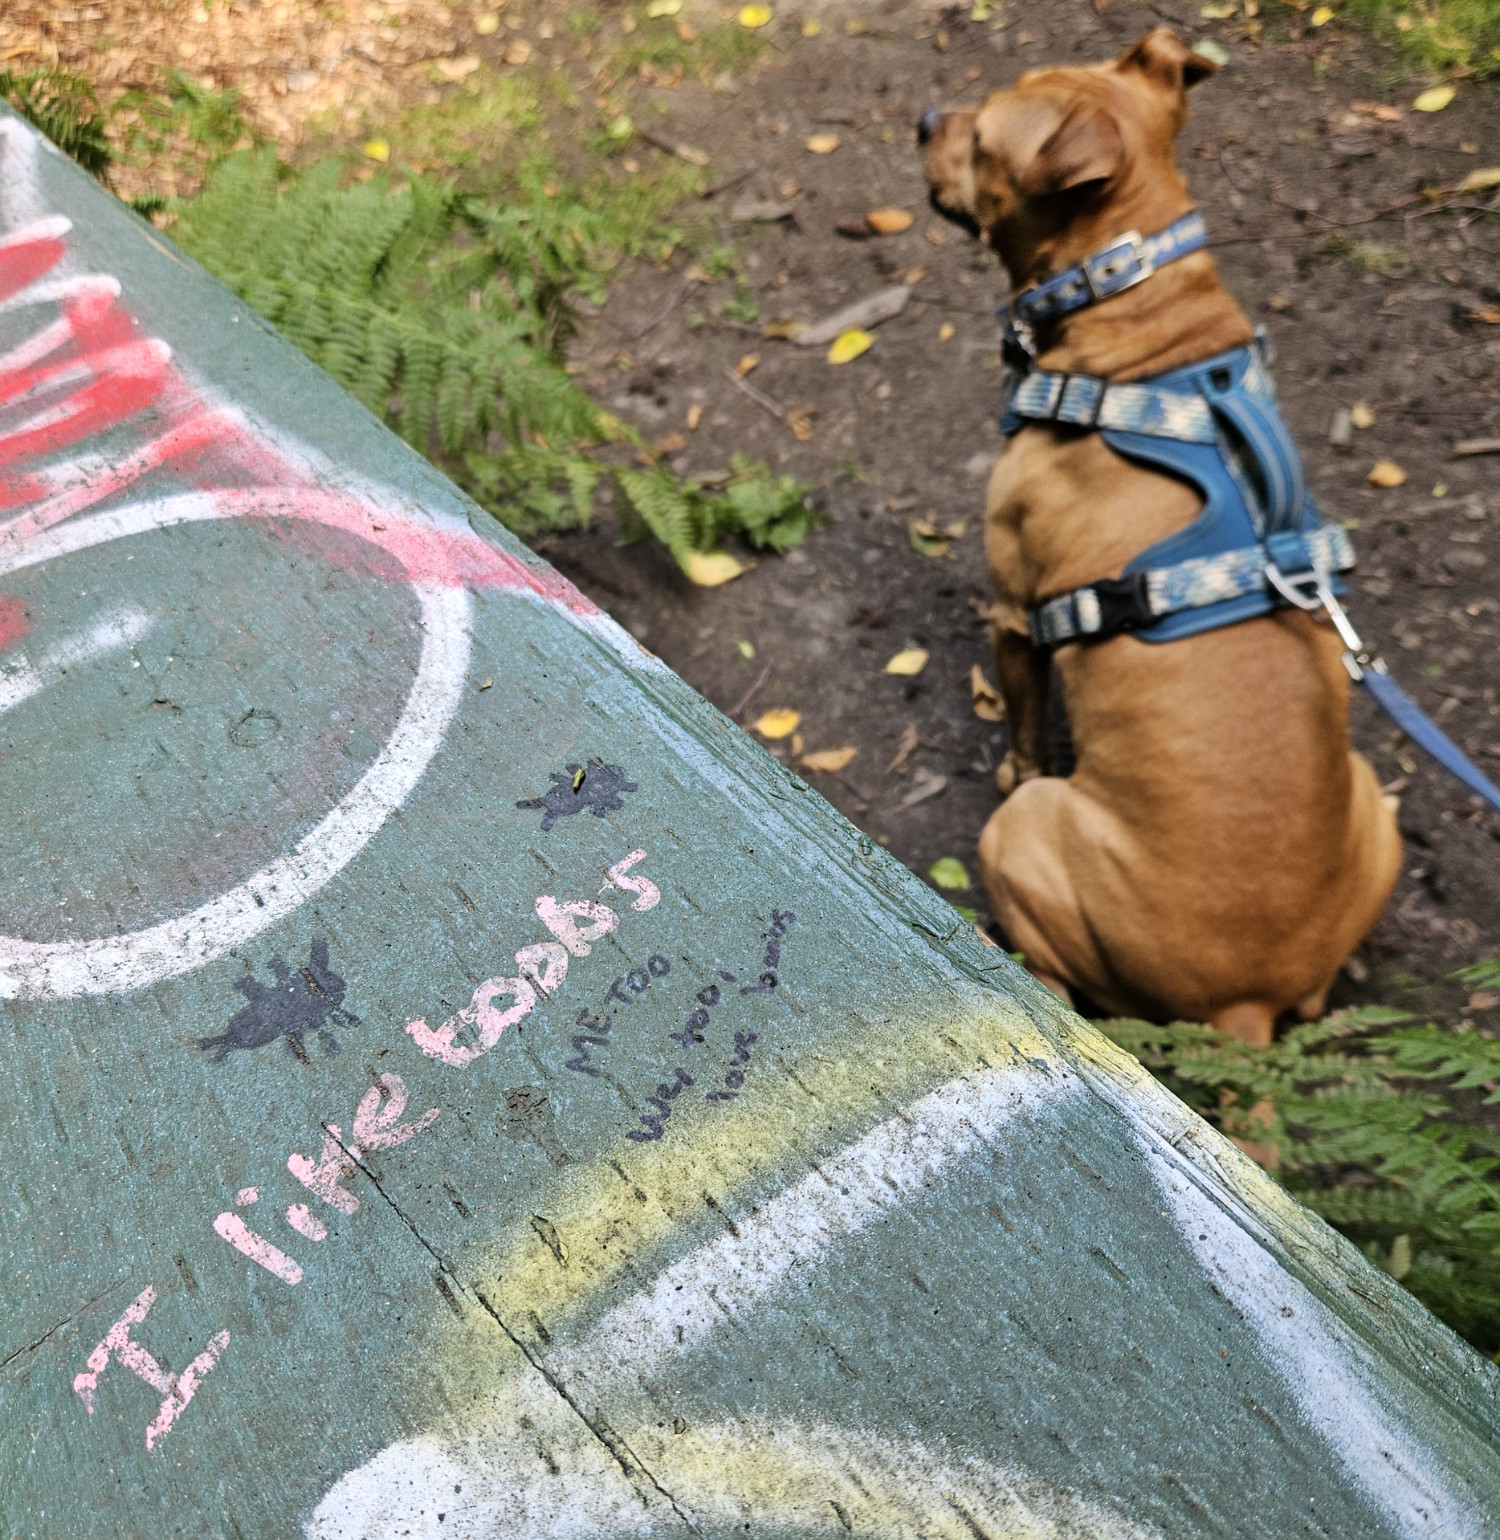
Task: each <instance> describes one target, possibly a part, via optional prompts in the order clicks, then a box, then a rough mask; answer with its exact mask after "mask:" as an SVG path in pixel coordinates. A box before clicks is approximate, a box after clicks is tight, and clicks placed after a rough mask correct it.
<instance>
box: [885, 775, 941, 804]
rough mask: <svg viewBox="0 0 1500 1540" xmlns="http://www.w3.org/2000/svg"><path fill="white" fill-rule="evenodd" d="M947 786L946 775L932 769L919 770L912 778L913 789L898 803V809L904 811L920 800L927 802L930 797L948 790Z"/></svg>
mask: <svg viewBox="0 0 1500 1540" xmlns="http://www.w3.org/2000/svg"><path fill="white" fill-rule="evenodd" d="M947 787H948V777H947V776H946V775H934V774H933V773H932V771H931V770H919V771H918V772H917V774H916V776H915V777H914V778H913V780H912V783H911V790H910V791H909V792H907V794H906V795H905V796H904V797H902V799H901V800H900V801H899V802H898V803H897V804H896V811H897V812H898V813H904V812H906V810H907V809H908V808H913V807H915V806H916V805H917V804H918V803H919V802H926V801H927V800H928V799H929V798H932V797H935V796H937V795H938V794H939V793H940V792H943V791H946V790H947Z"/></svg>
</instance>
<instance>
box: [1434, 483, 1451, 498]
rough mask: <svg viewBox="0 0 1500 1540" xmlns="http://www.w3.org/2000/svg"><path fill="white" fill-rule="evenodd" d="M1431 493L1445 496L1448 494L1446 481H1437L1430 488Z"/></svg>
mask: <svg viewBox="0 0 1500 1540" xmlns="http://www.w3.org/2000/svg"><path fill="white" fill-rule="evenodd" d="M1432 495H1433V496H1434V497H1447V495H1448V483H1447V482H1446V481H1440V482H1438V483H1437V485H1436V486H1434V487H1433V489H1432Z"/></svg>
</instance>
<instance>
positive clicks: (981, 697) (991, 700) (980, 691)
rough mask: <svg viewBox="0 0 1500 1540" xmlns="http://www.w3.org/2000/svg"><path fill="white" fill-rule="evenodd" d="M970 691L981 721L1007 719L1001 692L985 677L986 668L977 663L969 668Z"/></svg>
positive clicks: (975, 710)
mask: <svg viewBox="0 0 1500 1540" xmlns="http://www.w3.org/2000/svg"><path fill="white" fill-rule="evenodd" d="M969 693H970V695H971V696H972V697H973V701H974V715H975V716H977V717H978V718H979V720H980V721H981V722H1000V721H1003V720H1004V719H1005V702H1004V701H1003V700H1001V699H1000V692H999V691H998V690H997V689H996V688H995V687H994V685H992V684H991V683H990V682H989V680H988V679H986V678H985V677H984V670H983V669H982V668H980V666H979V665H978V664H977V663H976V664H975V665H974V667H973V668H972V669H970V670H969Z"/></svg>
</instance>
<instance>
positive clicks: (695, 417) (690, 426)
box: [687, 401, 703, 433]
mask: <svg viewBox="0 0 1500 1540" xmlns="http://www.w3.org/2000/svg"><path fill="white" fill-rule="evenodd" d="M702 421H703V403H702V402H701V401H695V402H693V404H692V405H691V406H690V407H689V408H688V413H687V430H688V432H689V433H696V432H697V431H698V424H699V423H700V422H702Z"/></svg>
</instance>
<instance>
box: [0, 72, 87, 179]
mask: <svg viewBox="0 0 1500 1540" xmlns="http://www.w3.org/2000/svg"><path fill="white" fill-rule="evenodd" d="M0 97H3V98H4V100H5V101H7V102H9V103H10V105H11V106H12V107H13V108H15V110H16V111H17V112H19V113H20V114H21V116H22V117H23V118H25V119H26V120H27V121H28V122H30V123H32V124H34V125H35V126H36V127H37V128H39V129H40V130H41V131H42V132H43V133H44V134H45V135H46V136H47V137H48V138H49V139H50V140H51V141H52V142H53V144H55V145H56V146H57V147H58V149H60V150H61V151H62V152H63V153H64V154H65V155H71V156H72V157H73V159H74V160H76V161H77V162H78V164H79V165H80V166H82V167H83V169H84V170H85V171H87V172H89V173H90V174H91V175H93V176H96V177H99V178H101V179H102V178H103V177H104V176H105V174H106V173H107V172H108V170H109V166H110V160H111V158H112V157H111V154H110V148H109V141H108V140H107V139H106V138H105V137H104V129H105V122H106V120H105V116H104V114H103V112H101V111H100V108H99V98H98V97H97V96H95V95H94V88H93V87H92V86H91V85H90V84H89V83H88V81H86V80H85V79H83V77H82V76H80V75H74V74H70V73H69V72H68V71H67V70H63V69H40V70H30V71H28V72H26V73H23V74H15V73H13V72H12V71H10V70H0Z"/></svg>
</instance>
